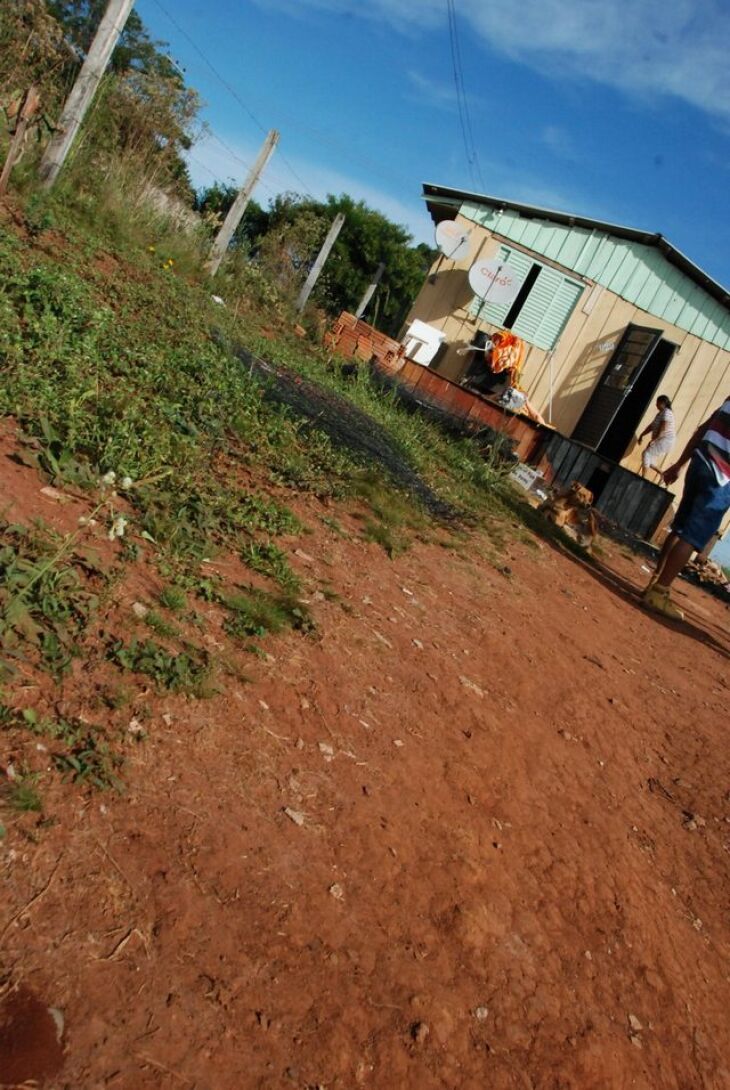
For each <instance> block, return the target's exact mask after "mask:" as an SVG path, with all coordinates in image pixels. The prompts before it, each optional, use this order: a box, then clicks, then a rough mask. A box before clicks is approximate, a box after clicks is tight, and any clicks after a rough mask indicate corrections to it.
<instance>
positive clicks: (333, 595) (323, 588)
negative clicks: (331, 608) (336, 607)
mask: <svg viewBox="0 0 730 1090" xmlns="http://www.w3.org/2000/svg"><path fill="white" fill-rule="evenodd" d="M320 593H321V594H322V597H323V598H324V600H325V601H326V602H339V601H341V596H340V595H339V594H338V593H337V591H336V590H335V589H334V587H331V586H330V584H329V583H322V584H321V585H320Z"/></svg>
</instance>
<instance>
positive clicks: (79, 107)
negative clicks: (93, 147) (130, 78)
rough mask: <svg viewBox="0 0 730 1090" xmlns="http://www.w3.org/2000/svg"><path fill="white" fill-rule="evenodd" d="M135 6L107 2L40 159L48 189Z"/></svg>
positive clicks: (130, 1) (124, 0) (112, 0)
mask: <svg viewBox="0 0 730 1090" xmlns="http://www.w3.org/2000/svg"><path fill="white" fill-rule="evenodd" d="M133 6H134V0H109V3H108V4H107V8H106V11H105V12H104V15H103V16H102V20H101V22H100V23H99V29H98V30H97V32H96V35H95V37H94V40H93V42H92V43H91V46H90V48H89V52H88V53H87V54H86V59H85V60H84V63H83V64H82V66H81V71H80V72H79V74H78V76H77V77H76V82H75V83H74V85H73V88H72V89H71V94H70V95H69V96H68V98H67V99H66V103H65V105H64V107H63V111H62V113H61V117H60V118H59V121H58V126H57V129H56V132H55V133H54V135H53V136H52V137H51V139H50V141H49V143H48V147H47V148H46V150H45V152H44V154H43V158H42V159H41V165H40V176H41V181H42V182H43V185H44V187H45V188H46V189H50V188H51V186H52V185H53V184H54V182H55V181H56V179H57V177H58V175H59V173H60V170H61V167H62V166H63V164H64V162H65V160H66V156H67V155H68V153H69V150H70V148H71V145H72V144H73V142H74V140H75V139H76V134H77V133H78V131H79V127H80V125H81V122H82V121H83V120H84V115H85V114H86V111H87V110H88V108H89V106H90V105H91V101H92V99H93V97H94V95H95V94H96V89H97V87H98V86H99V83H100V81H101V77H102V76H103V75H104V72H105V70H106V66H107V64H108V63H109V59H110V57H111V55H112V53H113V52H114V46H115V45H116V44H117V41H118V40H119V35H120V34H121V33H122V30H123V29H124V25H125V23H126V22H127V18H128V17H129V13H130V11H131V10H132V8H133Z"/></svg>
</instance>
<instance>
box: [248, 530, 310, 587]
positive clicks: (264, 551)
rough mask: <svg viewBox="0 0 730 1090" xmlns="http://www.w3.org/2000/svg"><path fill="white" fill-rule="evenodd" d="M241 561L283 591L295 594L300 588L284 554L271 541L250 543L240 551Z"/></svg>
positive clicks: (297, 579)
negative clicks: (271, 580)
mask: <svg viewBox="0 0 730 1090" xmlns="http://www.w3.org/2000/svg"><path fill="white" fill-rule="evenodd" d="M241 560H243V562H244V564H247V565H248V567H249V568H251V569H252V570H253V571H255V572H258V573H259V574H260V575H265V576H267V577H268V578H269V579H273V581H274V582H275V583H278V584H279V586H280V587H282V588H283V589H284V590H287V591H289V592H291V593H296V591H298V590H299V588H300V585H301V584H300V581H299V578H298V576H297V575H296V574H295V573H294V572H293V571H292V569H291V567H290V566H289V561H288V560H287V558H286V554H285V553H283V552H282V551H281V549H280V548H278V546H277V545H274V543H273V542H272V541H263V542H256V541H252V542H250V544H248V545H246V546H244V548H243V549H242V550H241Z"/></svg>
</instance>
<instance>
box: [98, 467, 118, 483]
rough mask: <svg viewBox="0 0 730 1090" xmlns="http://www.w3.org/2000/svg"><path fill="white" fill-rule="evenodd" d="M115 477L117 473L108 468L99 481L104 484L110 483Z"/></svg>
mask: <svg viewBox="0 0 730 1090" xmlns="http://www.w3.org/2000/svg"><path fill="white" fill-rule="evenodd" d="M116 479H117V475H116V473H115V472H114V470H113V469H110V470H109V472H108V473H105V474H104V476H103V477H102V478H101V483H102V484H106V485H112V484H114V482H115V481H116Z"/></svg>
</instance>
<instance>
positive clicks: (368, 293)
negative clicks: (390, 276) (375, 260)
mask: <svg viewBox="0 0 730 1090" xmlns="http://www.w3.org/2000/svg"><path fill="white" fill-rule="evenodd" d="M384 272H385V262H384V261H381V262H380V264H379V265H378V267H377V269H376V270H375V276H374V277H373V279H372V281H371V282H370V283H369V284H368V286H367V288H366V289H365V294H364V295H363V297H362V299H361V300H360V302H359V303H358V306H357V310H356V311H355V317H356V318H362V316H363V314H364V313H365V311H366V309H367V305H368V303H369V302H370V300H371V299H372V297H373V295H374V294H375V289H376V288H377V286H378V284H379V283H380V278H381V276H382V275H383V273H384Z"/></svg>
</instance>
